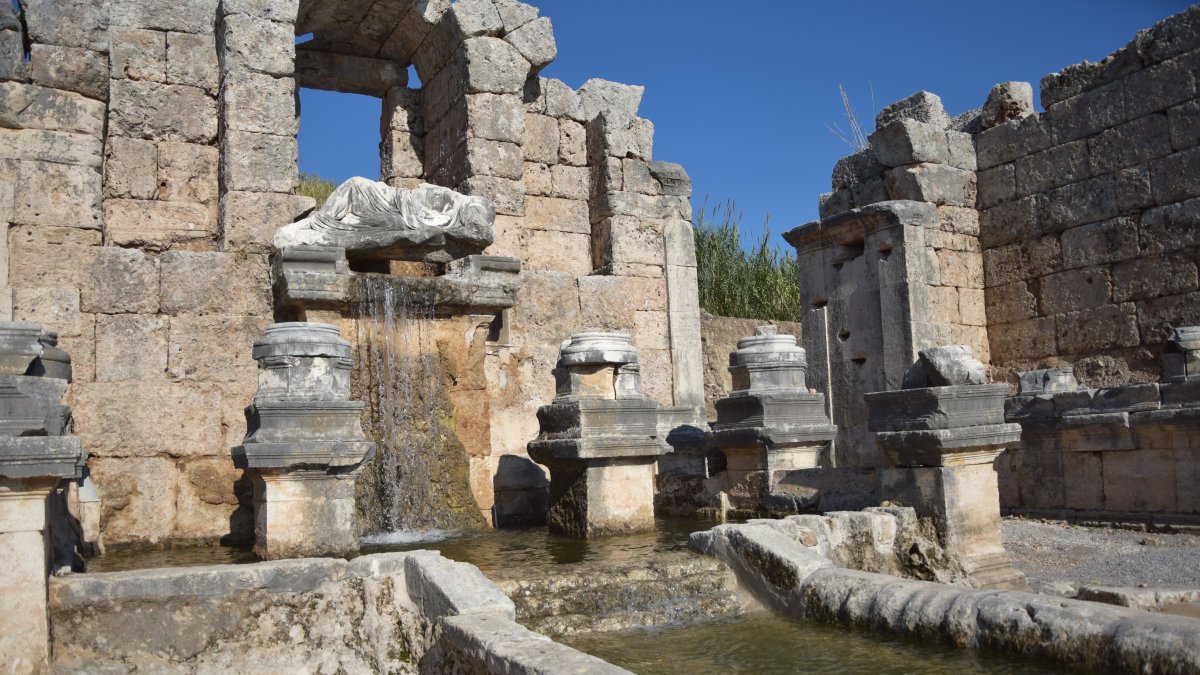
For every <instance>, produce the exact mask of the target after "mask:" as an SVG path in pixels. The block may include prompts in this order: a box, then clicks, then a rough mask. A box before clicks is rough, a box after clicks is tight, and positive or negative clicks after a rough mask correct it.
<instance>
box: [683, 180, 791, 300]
mask: <svg viewBox="0 0 1200 675" xmlns="http://www.w3.org/2000/svg"><path fill="white" fill-rule="evenodd" d="M707 209H708V204H707V203H705V205H704V206H703V207H701V208H700V210H699V211H698V212H697V214H696V222H695V228H696V265H697V277H698V282H699V286H700V308H701V309H703V310H704V311H706V312H708V313H710V314H716V315H718V316H735V317H740V318H744V319H765V320H776V321H798V320H799V319H800V280H799V277H798V269H797V267H796V257H795V255H794V254H792V253H789V252H785V251H783V250H781V249H780V248H779V247H778V246H771V245H770V244H768V240H769V238H770V236H771V235H770V231H769V230H768V229H767V228H766V227H765V225H764V227H763V234H762V238H761V239H759V240H758V242H757V243H755V244H754V245H753V246H751V247H750V249H749V250H748V251H747V250H746V249H744V248H742V238H741V232H740V231H739V225H740V224H741V219H742V214H740V213H736V211H735V209H734V204H733V202H732V201H729V202H726V203H725V206H724V208H721V207H717V206H714V207H713V209H712V211H711V212H709V211H708V210H707ZM767 219H768V221H769V220H770V216H768V217H767Z"/></svg>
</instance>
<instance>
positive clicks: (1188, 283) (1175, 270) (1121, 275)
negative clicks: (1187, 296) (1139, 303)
mask: <svg viewBox="0 0 1200 675" xmlns="http://www.w3.org/2000/svg"><path fill="white" fill-rule="evenodd" d="M1112 274H1113V301H1114V302H1127V301H1129V300H1146V299H1149V298H1157V297H1159V296H1163V295H1176V294H1179V293H1186V292H1187V291H1192V290H1195V289H1196V288H1197V276H1196V263H1195V262H1194V261H1192V260H1189V259H1188V258H1187V257H1186V256H1184V255H1181V254H1177V253H1169V254H1166V255H1163V256H1153V257H1150V256H1146V257H1142V258H1136V259H1133V260H1127V261H1125V262H1123V263H1121V264H1119V265H1116V266H1114V267H1113V273H1112Z"/></svg>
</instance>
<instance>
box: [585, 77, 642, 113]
mask: <svg viewBox="0 0 1200 675" xmlns="http://www.w3.org/2000/svg"><path fill="white" fill-rule="evenodd" d="M645 91H646V88H645V87H642V86H637V85H629V84H620V83H618V82H610V81H608V80H602V79H599V78H593V79H591V80H588V81H587V82H584V83H583V86H581V87H580V88H579V121H581V122H588V121H590V120H592V119H595V117H596V116H597V115H599V114H600V113H601V112H606V113H610V114H611V115H612V116H615V117H626V118H628V117H634V116H636V115H637V111H638V107H639V106H640V105H641V103H642V94H643V93H645Z"/></svg>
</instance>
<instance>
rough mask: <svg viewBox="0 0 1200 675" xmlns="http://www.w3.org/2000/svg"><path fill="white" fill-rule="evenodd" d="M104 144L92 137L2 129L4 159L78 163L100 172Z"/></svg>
mask: <svg viewBox="0 0 1200 675" xmlns="http://www.w3.org/2000/svg"><path fill="white" fill-rule="evenodd" d="M101 148H102V143H101V141H100V139H99V138H96V137H95V136H92V135H91V134H75V133H68V132H65V131H44V130H41V129H0V159H11V160H24V161H34V162H53V163H55V164H74V165H78V166H86V167H88V168H91V169H95V170H97V171H98V170H99V169H100V165H101V163H102V158H101V155H102V150H101Z"/></svg>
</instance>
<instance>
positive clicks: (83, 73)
mask: <svg viewBox="0 0 1200 675" xmlns="http://www.w3.org/2000/svg"><path fill="white" fill-rule="evenodd" d="M29 51H30V57H29V65H30V68H29V72H30V78H31V79H32V80H33V82H34V84H40V85H43V86H46V87H51V88H54V89H63V90H66V91H73V92H76V93H79V94H83V95H84V96H87V97H88V98H94V99H96V100H99V101H103V100H105V99H106V98H107V97H108V55H107V54H105V53H103V52H98V51H92V50H91V49H84V48H82V47H59V46H57V45H44V44H36V43H35V44H33V45H32V46H31V47H30V50H29Z"/></svg>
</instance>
